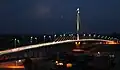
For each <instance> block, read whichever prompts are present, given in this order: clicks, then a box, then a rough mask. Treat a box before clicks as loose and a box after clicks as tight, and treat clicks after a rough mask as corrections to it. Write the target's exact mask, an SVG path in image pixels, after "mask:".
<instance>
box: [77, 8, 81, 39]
mask: <svg viewBox="0 0 120 70" xmlns="http://www.w3.org/2000/svg"><path fill="white" fill-rule="evenodd" d="M80 22H81V21H80V10H79V8H77V40H79V39H80V37H79V31H80Z"/></svg>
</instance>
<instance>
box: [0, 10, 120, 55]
mask: <svg viewBox="0 0 120 70" xmlns="http://www.w3.org/2000/svg"><path fill="white" fill-rule="evenodd" d="M79 13H80V11H79V8H78V9H77V34H69V36H66V35H65V34H63V35H60V36H58V37H57V38H55V40H54V41H51V42H47V43H46V42H45V43H40V44H35V45H28V46H21V47H18V48H13V49H7V50H3V51H0V56H2V55H7V54H10V53H15V52H20V51H25V50H28V49H34V48H39V47H45V46H50V45H56V44H63V43H71V42H84V41H97V42H100V43H98V44H120V41H119V40H118V39H117V38H113V37H108V36H102V35H98V34H79V28H80V27H79V26H80V15H79ZM50 37H51V36H50ZM54 37H56V35H54ZM44 38H45V36H44Z"/></svg>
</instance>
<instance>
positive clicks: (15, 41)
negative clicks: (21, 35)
mask: <svg viewBox="0 0 120 70" xmlns="http://www.w3.org/2000/svg"><path fill="white" fill-rule="evenodd" d="M16 43H17V39H16V38H15V39H14V47H15V48H16ZM15 65H16V66H17V61H15Z"/></svg>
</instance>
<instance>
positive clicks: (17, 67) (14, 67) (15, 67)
mask: <svg viewBox="0 0 120 70" xmlns="http://www.w3.org/2000/svg"><path fill="white" fill-rule="evenodd" d="M0 68H12V69H20V68H24V66H0Z"/></svg>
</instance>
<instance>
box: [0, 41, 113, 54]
mask: <svg viewBox="0 0 120 70" xmlns="http://www.w3.org/2000/svg"><path fill="white" fill-rule="evenodd" d="M75 41H106V42H107V41H109V40H102V39H80V40H65V41H58V42H48V43H42V44H36V45H29V46H22V47H19V48H14V49H9V50H3V51H1V52H0V55H2V54H7V53H12V52H17V51H22V50H26V49H32V48H38V47H44V46H49V45H55V44H62V43H68V42H75ZM114 43H115V42H114Z"/></svg>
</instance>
